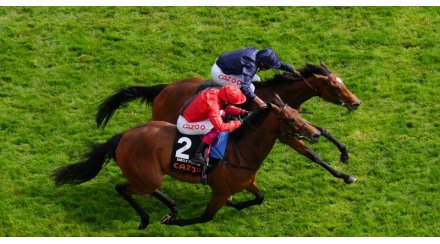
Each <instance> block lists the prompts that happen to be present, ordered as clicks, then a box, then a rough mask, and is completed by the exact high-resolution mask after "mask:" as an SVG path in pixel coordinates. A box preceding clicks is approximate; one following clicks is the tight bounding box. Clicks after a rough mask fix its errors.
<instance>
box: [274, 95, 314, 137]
mask: <svg viewBox="0 0 440 244" xmlns="http://www.w3.org/2000/svg"><path fill="white" fill-rule="evenodd" d="M269 105H270V106H271V107H272V109H273V110H274V111H275V112H276V113H277V116H278V119H279V120H280V127H281V134H283V135H286V136H289V137H293V138H296V139H302V138H305V139H307V140H309V141H310V142H312V143H315V142H317V141H318V139H319V135H320V134H321V133H320V132H319V130H318V129H316V128H315V127H314V126H312V125H311V124H310V123H309V122H307V121H306V120H305V119H304V118H303V117H301V115H300V113H299V111H298V110H296V109H293V108H292V107H290V106H288V105H287V104H284V102H283V101H282V100H281V98H280V97H279V96H278V94H275V97H274V98H273V99H272V100H271V103H269Z"/></svg>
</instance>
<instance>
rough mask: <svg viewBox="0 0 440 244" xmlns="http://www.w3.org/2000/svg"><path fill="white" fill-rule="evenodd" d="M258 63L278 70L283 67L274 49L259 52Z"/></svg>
mask: <svg viewBox="0 0 440 244" xmlns="http://www.w3.org/2000/svg"><path fill="white" fill-rule="evenodd" d="M257 62H258V64H259V65H261V64H264V65H265V66H267V67H269V68H271V69H278V68H280V67H281V62H280V60H279V58H278V54H277V53H276V52H275V51H274V50H272V48H265V49H263V50H260V51H258V53H257Z"/></svg>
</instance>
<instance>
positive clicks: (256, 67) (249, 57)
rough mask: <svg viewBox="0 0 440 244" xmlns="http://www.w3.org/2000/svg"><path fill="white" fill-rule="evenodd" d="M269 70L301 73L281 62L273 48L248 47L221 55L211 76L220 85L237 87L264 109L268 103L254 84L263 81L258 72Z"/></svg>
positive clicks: (213, 67)
mask: <svg viewBox="0 0 440 244" xmlns="http://www.w3.org/2000/svg"><path fill="white" fill-rule="evenodd" d="M268 69H281V70H284V71H288V72H293V73H295V74H297V75H298V73H299V72H298V71H297V70H295V69H294V68H293V67H292V66H290V65H288V64H285V63H283V62H281V61H280V60H279V58H278V54H277V53H276V52H275V51H274V50H272V49H271V48H265V49H262V50H258V49H256V48H253V47H246V48H243V49H239V50H235V51H231V52H226V53H223V54H221V55H220V56H219V57H218V58H217V60H216V61H215V63H214V65H213V66H212V68H211V76H212V78H213V79H214V80H215V81H217V82H219V83H223V84H225V83H226V84H228V83H230V84H235V85H237V86H238V87H240V88H241V90H242V92H243V93H244V94H245V96H246V97H247V99H249V100H252V101H254V102H255V103H256V104H257V105H258V106H259V107H264V106H266V103H265V102H263V101H262V100H261V99H260V98H259V97H258V96H256V95H255V93H254V91H255V86H254V85H253V84H252V82H253V81H254V82H259V81H261V79H260V77H259V76H258V75H257V74H256V73H257V71H260V70H268Z"/></svg>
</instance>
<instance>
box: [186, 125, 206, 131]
mask: <svg viewBox="0 0 440 244" xmlns="http://www.w3.org/2000/svg"><path fill="white" fill-rule="evenodd" d="M182 127H183V128H184V129H188V130H205V129H206V127H205V125H189V124H183V126H182Z"/></svg>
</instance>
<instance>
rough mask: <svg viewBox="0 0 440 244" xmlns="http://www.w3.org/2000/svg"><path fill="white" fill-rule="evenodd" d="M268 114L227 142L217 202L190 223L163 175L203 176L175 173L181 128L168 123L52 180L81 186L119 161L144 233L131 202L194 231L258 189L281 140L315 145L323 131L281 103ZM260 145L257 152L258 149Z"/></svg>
mask: <svg viewBox="0 0 440 244" xmlns="http://www.w3.org/2000/svg"><path fill="white" fill-rule="evenodd" d="M272 102H273V103H268V106H267V107H266V108H260V109H257V110H256V111H255V112H253V113H252V114H251V115H250V116H248V117H247V118H246V119H245V120H244V122H243V124H242V126H241V127H240V128H238V129H237V130H235V131H233V132H232V133H231V134H230V136H229V139H228V145H227V149H226V153H225V157H224V160H222V161H221V162H220V164H219V165H218V166H217V167H216V168H215V169H214V170H213V171H212V172H211V173H210V174H209V175H208V184H209V186H210V187H211V189H212V196H211V199H210V201H209V204H208V206H207V207H206V209H205V212H204V213H203V215H201V216H199V217H195V218H191V219H178V218H177V213H178V211H177V208H176V204H175V202H174V200H173V199H171V198H170V197H168V196H167V195H165V194H164V193H162V192H161V191H159V190H158V188H159V187H160V186H161V185H162V182H163V178H164V175H170V176H171V177H173V178H176V179H178V180H181V181H185V182H189V183H199V182H200V177H199V176H192V175H183V174H177V173H173V172H171V171H170V162H171V161H170V155H171V154H172V152H171V151H172V148H173V141H174V137H175V134H176V126H175V125H174V124H172V123H169V122H165V121H151V122H149V123H147V124H144V125H142V126H138V127H135V128H132V129H129V130H128V131H126V132H124V133H122V134H117V135H115V136H113V137H112V138H111V139H109V140H108V141H107V142H105V143H101V144H95V145H94V146H93V147H92V149H91V151H90V152H89V153H88V154H86V157H85V159H84V161H82V162H79V163H75V164H71V165H68V166H64V167H61V168H59V169H57V170H56V171H55V172H54V174H53V176H54V181H55V183H56V184H57V185H62V184H73V185H76V184H81V183H83V182H86V181H89V180H91V179H93V178H94V177H95V176H96V175H97V174H98V173H99V172H100V171H101V169H102V167H103V165H104V164H105V163H106V162H107V161H108V160H110V159H111V158H113V159H115V161H116V162H117V164H118V165H119V167H120V169H121V170H122V172H123V174H124V176H125V177H126V178H127V179H128V182H129V183H128V184H125V185H117V186H116V190H117V191H118V192H119V193H120V194H121V195H122V196H123V198H124V199H125V200H126V201H128V202H129V203H130V205H131V206H132V207H133V208H134V209H135V210H136V212H137V213H138V214H139V216H140V218H141V222H140V225H139V229H143V228H146V227H147V225H148V224H149V215H148V213H147V212H146V211H145V210H144V209H143V208H142V207H141V206H140V205H139V204H138V203H137V201H136V200H135V199H134V198H133V197H132V195H133V194H136V195H146V194H151V195H152V196H154V197H156V198H157V199H159V200H160V201H161V202H162V203H164V204H165V205H166V206H167V207H168V208H169V209H170V213H169V214H168V215H166V216H165V217H164V218H162V221H161V222H162V223H163V224H170V225H180V226H182V225H189V224H196V223H204V222H207V221H209V220H211V219H212V218H213V217H214V215H215V214H216V213H217V211H218V210H219V209H220V208H222V207H223V206H224V205H225V204H229V205H233V204H234V203H232V202H230V201H229V198H230V196H231V195H233V194H235V193H237V192H240V191H242V190H243V189H249V188H252V187H253V184H254V181H255V176H256V173H257V171H258V169H259V168H260V165H261V164H262V162H263V161H264V159H265V158H266V157H267V155H268V154H269V152H270V151H271V150H272V148H273V146H274V144H275V141H276V139H277V138H278V137H279V135H280V134H289V135H292V136H295V137H298V138H299V137H301V138H306V139H308V140H310V141H312V142H315V141H317V139H318V138H319V134H320V132H319V130H317V129H316V128H315V127H313V126H312V125H310V124H309V123H308V122H307V121H305V120H304V119H303V118H302V117H301V116H300V114H299V112H298V110H295V109H293V108H291V107H288V106H287V104H284V103H283V102H282V101H281V100H279V97H277V98H276V99H274V100H273V101H272ZM255 145H258V148H256V147H255ZM246 204H248V205H252V204H253V202H252V201H248V202H245V203H240V204H238V205H237V204H236V205H235V207H236V208H240V207H246V206H244V205H246Z"/></svg>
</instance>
